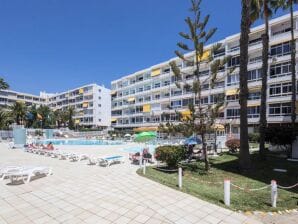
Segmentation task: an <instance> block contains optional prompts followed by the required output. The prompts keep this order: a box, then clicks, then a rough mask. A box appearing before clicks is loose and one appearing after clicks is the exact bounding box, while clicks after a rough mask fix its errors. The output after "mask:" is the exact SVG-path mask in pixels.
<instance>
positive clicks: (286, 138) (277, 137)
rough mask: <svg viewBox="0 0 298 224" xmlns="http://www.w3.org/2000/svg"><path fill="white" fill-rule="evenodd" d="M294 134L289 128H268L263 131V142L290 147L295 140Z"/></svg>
mask: <svg viewBox="0 0 298 224" xmlns="http://www.w3.org/2000/svg"><path fill="white" fill-rule="evenodd" d="M295 134H296V133H294V132H293V129H292V128H291V127H283V126H278V127H269V128H267V129H266V131H265V141H267V142H270V143H271V144H273V145H290V144H292V142H293V140H294V139H295Z"/></svg>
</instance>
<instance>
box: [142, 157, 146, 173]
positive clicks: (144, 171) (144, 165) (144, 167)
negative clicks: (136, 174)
mask: <svg viewBox="0 0 298 224" xmlns="http://www.w3.org/2000/svg"><path fill="white" fill-rule="evenodd" d="M143 174H144V175H145V174H146V160H144V164H143Z"/></svg>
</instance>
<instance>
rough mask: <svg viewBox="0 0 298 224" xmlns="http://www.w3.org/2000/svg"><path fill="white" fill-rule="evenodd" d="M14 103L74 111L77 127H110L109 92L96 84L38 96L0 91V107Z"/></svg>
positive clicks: (43, 93)
mask: <svg viewBox="0 0 298 224" xmlns="http://www.w3.org/2000/svg"><path fill="white" fill-rule="evenodd" d="M16 101H21V102H24V103H25V104H26V105H27V106H31V105H33V104H36V105H48V106H49V107H50V108H51V109H53V110H57V109H61V110H64V109H67V108H69V107H73V108H74V109H75V115H74V121H75V124H76V125H78V126H84V127H102V128H105V127H109V126H110V125H111V94H110V90H109V89H107V88H105V87H103V86H99V85H97V84H89V85H84V86H81V87H78V88H75V89H71V90H67V91H64V92H61V93H54V94H53V93H45V92H41V93H40V96H35V95H32V94H26V93H20V92H15V91H11V90H1V91H0V105H2V106H7V105H11V104H13V103H14V102H16Z"/></svg>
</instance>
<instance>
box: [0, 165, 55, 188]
mask: <svg viewBox="0 0 298 224" xmlns="http://www.w3.org/2000/svg"><path fill="white" fill-rule="evenodd" d="M51 174H52V169H51V168H50V167H45V166H35V167H34V166H33V167H21V168H19V169H15V170H9V171H7V172H6V173H4V174H3V176H2V179H5V178H10V181H11V183H12V182H14V181H15V180H19V178H21V179H22V181H23V182H24V183H25V184H26V183H29V182H30V181H31V178H32V177H34V176H38V175H51Z"/></svg>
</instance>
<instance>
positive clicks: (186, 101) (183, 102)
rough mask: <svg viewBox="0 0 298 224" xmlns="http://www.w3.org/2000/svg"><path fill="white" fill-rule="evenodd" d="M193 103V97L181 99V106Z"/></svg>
mask: <svg viewBox="0 0 298 224" xmlns="http://www.w3.org/2000/svg"><path fill="white" fill-rule="evenodd" d="M191 104H193V98H188V99H183V100H182V106H184V107H186V106H188V105H191Z"/></svg>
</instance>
